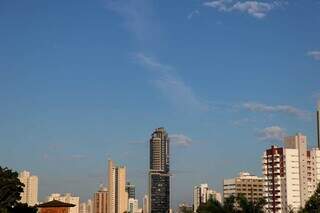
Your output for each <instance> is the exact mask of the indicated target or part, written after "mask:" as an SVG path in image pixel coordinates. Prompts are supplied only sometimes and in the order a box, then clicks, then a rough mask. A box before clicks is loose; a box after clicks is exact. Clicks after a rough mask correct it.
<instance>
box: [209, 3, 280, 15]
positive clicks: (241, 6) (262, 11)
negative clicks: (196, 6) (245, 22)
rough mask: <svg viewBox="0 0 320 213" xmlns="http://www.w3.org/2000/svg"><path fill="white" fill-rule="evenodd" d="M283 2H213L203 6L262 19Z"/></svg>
mask: <svg viewBox="0 0 320 213" xmlns="http://www.w3.org/2000/svg"><path fill="white" fill-rule="evenodd" d="M282 4H283V1H281V2H280V1H273V2H262V1H234V0H214V1H210V2H205V3H203V5H204V6H207V7H212V8H215V9H217V10H219V11H223V12H232V11H239V12H243V13H247V14H249V15H251V16H253V17H255V18H264V17H265V16H266V15H267V14H268V13H269V12H270V11H271V10H273V9H275V8H277V7H279V6H280V5H282Z"/></svg>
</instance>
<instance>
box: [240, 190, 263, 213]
mask: <svg viewBox="0 0 320 213" xmlns="http://www.w3.org/2000/svg"><path fill="white" fill-rule="evenodd" d="M237 200H238V204H239V207H240V209H241V212H246V213H263V212H264V210H263V207H264V205H265V204H266V202H265V199H263V198H260V199H258V200H257V201H248V199H247V198H246V197H245V196H243V195H241V194H240V195H239V196H238V198H237Z"/></svg>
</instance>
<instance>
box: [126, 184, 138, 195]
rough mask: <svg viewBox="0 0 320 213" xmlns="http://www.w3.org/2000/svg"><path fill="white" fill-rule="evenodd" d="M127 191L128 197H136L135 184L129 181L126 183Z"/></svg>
mask: <svg viewBox="0 0 320 213" xmlns="http://www.w3.org/2000/svg"><path fill="white" fill-rule="evenodd" d="M126 192H127V193H128V198H133V199H136V187H135V185H133V184H131V183H130V182H127V184H126Z"/></svg>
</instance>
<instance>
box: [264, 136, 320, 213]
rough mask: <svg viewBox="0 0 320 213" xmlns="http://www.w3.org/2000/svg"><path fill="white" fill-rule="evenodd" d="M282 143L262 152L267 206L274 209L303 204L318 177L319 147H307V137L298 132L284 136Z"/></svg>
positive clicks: (277, 212) (279, 212) (280, 210)
mask: <svg viewBox="0 0 320 213" xmlns="http://www.w3.org/2000/svg"><path fill="white" fill-rule="evenodd" d="M284 144H285V147H275V146H272V147H271V148H270V149H267V150H266V151H265V152H264V154H263V173H264V197H265V198H266V201H267V205H266V208H267V209H268V210H269V211H271V212H275V213H285V212H288V210H289V209H293V210H294V211H297V210H298V209H299V208H300V207H304V205H305V203H306V201H307V200H308V199H309V198H310V196H311V195H312V194H313V193H314V191H315V189H316V187H317V184H318V183H319V181H320V179H319V178H320V150H319V149H312V150H308V149H307V137H306V136H304V135H302V134H300V133H299V134H297V135H294V136H289V137H286V138H285V139H284Z"/></svg>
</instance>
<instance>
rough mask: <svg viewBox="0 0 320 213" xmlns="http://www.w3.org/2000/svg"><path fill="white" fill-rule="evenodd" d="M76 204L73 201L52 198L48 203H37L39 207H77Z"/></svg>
mask: <svg viewBox="0 0 320 213" xmlns="http://www.w3.org/2000/svg"><path fill="white" fill-rule="evenodd" d="M75 206H76V205H74V204H71V203H64V202H61V201H58V200H52V201H49V202H47V203H42V204H39V205H37V207H38V208H49V207H75Z"/></svg>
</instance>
